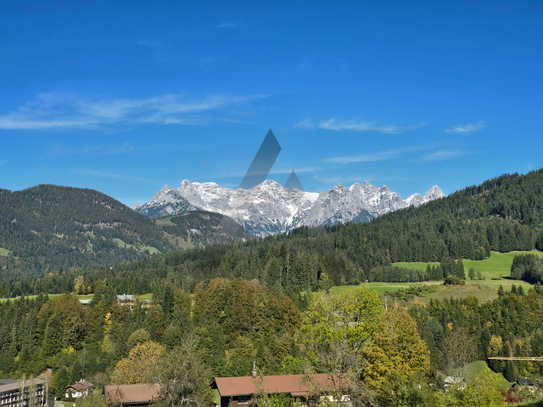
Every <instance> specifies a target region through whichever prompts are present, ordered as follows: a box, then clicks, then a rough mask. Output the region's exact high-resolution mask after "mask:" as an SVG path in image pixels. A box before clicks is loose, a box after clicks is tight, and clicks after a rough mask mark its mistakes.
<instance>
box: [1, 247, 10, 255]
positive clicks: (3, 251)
mask: <svg viewBox="0 0 543 407" xmlns="http://www.w3.org/2000/svg"><path fill="white" fill-rule="evenodd" d="M9 254H11V252H10V251H9V250H8V249H4V248H3V247H0V256H8V255H9Z"/></svg>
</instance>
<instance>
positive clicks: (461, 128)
mask: <svg viewBox="0 0 543 407" xmlns="http://www.w3.org/2000/svg"><path fill="white" fill-rule="evenodd" d="M485 127H486V125H485V124H484V123H483V122H479V123H477V124H473V123H468V124H466V125H460V124H459V125H458V126H455V127H453V128H452V129H446V130H445V132H447V133H472V132H474V131H477V130H481V129H483V128H485Z"/></svg>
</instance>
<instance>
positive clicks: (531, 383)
mask: <svg viewBox="0 0 543 407" xmlns="http://www.w3.org/2000/svg"><path fill="white" fill-rule="evenodd" d="M517 384H520V385H523V386H538V385H539V381H538V380H532V379H518V380H517Z"/></svg>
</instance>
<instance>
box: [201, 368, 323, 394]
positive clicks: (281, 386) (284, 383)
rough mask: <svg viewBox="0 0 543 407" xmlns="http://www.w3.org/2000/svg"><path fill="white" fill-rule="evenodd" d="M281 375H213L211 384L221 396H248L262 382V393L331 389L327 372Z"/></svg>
mask: <svg viewBox="0 0 543 407" xmlns="http://www.w3.org/2000/svg"><path fill="white" fill-rule="evenodd" d="M307 378H308V376H306V375H302V374H298V375H281V376H262V377H258V378H256V379H254V378H253V377H251V376H244V377H215V378H214V379H213V382H212V383H211V386H212V387H213V388H217V389H218V390H219V393H220V394H221V397H230V396H248V395H251V394H255V393H257V392H258V390H257V386H258V385H259V383H262V387H263V391H264V393H268V394H269V393H290V394H291V395H292V396H293V397H301V396H303V395H305V394H307V393H308V392H309V391H311V390H312V389H314V388H317V387H318V388H325V389H331V388H332V387H333V384H332V381H331V380H330V379H329V377H328V375H327V374H315V375H312V376H310V378H311V379H310V380H307Z"/></svg>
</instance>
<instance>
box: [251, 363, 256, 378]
mask: <svg viewBox="0 0 543 407" xmlns="http://www.w3.org/2000/svg"><path fill="white" fill-rule="evenodd" d="M251 377H252V378H253V379H256V362H254V361H253V370H251Z"/></svg>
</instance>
